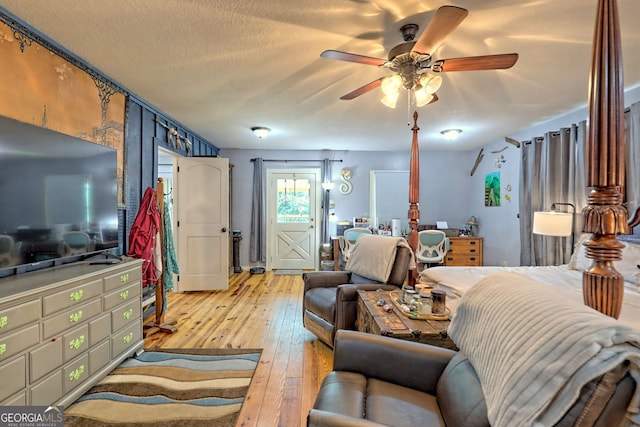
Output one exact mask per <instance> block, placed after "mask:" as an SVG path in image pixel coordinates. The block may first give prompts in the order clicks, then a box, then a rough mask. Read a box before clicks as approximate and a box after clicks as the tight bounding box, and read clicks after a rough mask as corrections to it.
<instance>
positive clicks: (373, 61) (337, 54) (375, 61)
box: [320, 50, 387, 67]
mask: <svg viewBox="0 0 640 427" xmlns="http://www.w3.org/2000/svg"><path fill="white" fill-rule="evenodd" d="M320 57H321V58H327V59H335V60H338V61H348V62H356V63H358V64H365V65H375V66H378V67H379V66H381V65H384V63H385V62H387V61H385V60H384V59H380V58H373V57H371V56H364V55H357V54H355V53H348V52H341V51H339V50H325V51H324V52H322V53H321V54H320Z"/></svg>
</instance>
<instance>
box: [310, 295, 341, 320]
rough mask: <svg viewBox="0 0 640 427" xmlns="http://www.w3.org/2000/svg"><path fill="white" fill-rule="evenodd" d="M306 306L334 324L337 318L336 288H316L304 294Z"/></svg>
mask: <svg viewBox="0 0 640 427" xmlns="http://www.w3.org/2000/svg"><path fill="white" fill-rule="evenodd" d="M304 305H305V308H306V309H307V310H309V311H311V312H313V313H315V314H316V315H318V316H320V317H321V318H323V319H324V320H326V321H328V322H329V323H331V324H333V323H334V322H335V318H336V314H335V313H336V288H315V289H311V290H308V291H307V293H306V294H305V296H304Z"/></svg>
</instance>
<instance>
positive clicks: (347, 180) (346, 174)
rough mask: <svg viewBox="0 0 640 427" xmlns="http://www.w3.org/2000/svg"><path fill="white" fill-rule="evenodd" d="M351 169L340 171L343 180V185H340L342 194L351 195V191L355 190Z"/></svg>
mask: <svg viewBox="0 0 640 427" xmlns="http://www.w3.org/2000/svg"><path fill="white" fill-rule="evenodd" d="M351 175H352V172H351V169H348V168H343V169H342V170H341V171H340V178H341V179H342V184H340V193H342V194H349V193H351V190H353V184H351Z"/></svg>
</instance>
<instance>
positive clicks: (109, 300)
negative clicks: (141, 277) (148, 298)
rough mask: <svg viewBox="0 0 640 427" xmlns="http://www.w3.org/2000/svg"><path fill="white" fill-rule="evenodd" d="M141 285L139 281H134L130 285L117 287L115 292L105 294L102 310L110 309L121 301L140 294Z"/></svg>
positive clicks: (123, 301)
mask: <svg viewBox="0 0 640 427" xmlns="http://www.w3.org/2000/svg"><path fill="white" fill-rule="evenodd" d="M141 287H142V285H141V284H140V282H136V283H134V284H133V285H131V286H127V287H126V288H123V289H118V290H117V291H115V292H111V293H110V294H107V295H105V297H104V310H105V311H107V310H111V309H112V308H113V307H116V306H118V305H120V304H122V303H125V302H127V301H130V300H131V299H134V298H136V297H137V296H138V295H140V290H141Z"/></svg>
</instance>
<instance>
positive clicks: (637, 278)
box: [568, 233, 640, 286]
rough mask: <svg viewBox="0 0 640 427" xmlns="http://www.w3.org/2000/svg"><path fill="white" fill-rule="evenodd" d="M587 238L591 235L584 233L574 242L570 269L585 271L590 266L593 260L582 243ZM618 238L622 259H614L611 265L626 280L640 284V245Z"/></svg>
mask: <svg viewBox="0 0 640 427" xmlns="http://www.w3.org/2000/svg"><path fill="white" fill-rule="evenodd" d="M585 236H586V237H585ZM589 238H591V235H590V234H588V233H585V234H583V235H582V236H580V239H578V243H576V248H575V250H574V253H573V254H572V255H571V260H570V261H569V264H568V267H569V268H570V269H572V270H578V271H585V270H587V269H588V268H589V267H591V263H592V262H593V260H592V259H590V258H587V255H586V253H587V251H586V248H585V247H584V245H583V243H584V242H585V241H586V240H588V239H589ZM619 240H621V241H622V243H623V244H624V248H622V259H621V260H620V261H614V263H613V265H614V267H615V268H616V270H618V272H619V273H620V274H622V277H624V280H625V281H626V282H630V283H633V284H634V285H638V286H640V267H638V265H640V245H636V244H633V243H630V241H625V239H624V238H623V239H619ZM578 245H579V246H578ZM572 263H573V264H572Z"/></svg>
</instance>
